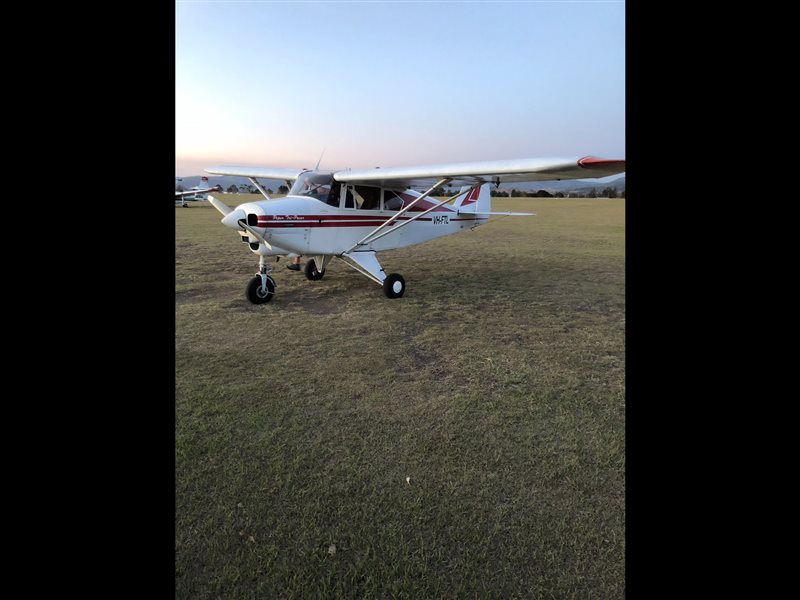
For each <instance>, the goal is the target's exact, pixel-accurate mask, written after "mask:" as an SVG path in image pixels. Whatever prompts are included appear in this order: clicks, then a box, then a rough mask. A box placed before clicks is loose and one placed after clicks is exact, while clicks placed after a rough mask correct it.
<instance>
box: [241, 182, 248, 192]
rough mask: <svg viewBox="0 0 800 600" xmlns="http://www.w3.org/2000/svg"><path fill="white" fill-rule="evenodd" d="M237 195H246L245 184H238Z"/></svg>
mask: <svg viewBox="0 0 800 600" xmlns="http://www.w3.org/2000/svg"><path fill="white" fill-rule="evenodd" d="M239 193H240V194H246V193H247V186H246V185H245V184H243V183H240V184H239Z"/></svg>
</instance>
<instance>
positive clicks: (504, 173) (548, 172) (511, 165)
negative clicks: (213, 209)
mask: <svg viewBox="0 0 800 600" xmlns="http://www.w3.org/2000/svg"><path fill="white" fill-rule="evenodd" d="M624 171H625V161H624V160H608V159H605V158H595V157H593V156H584V157H583V158H520V159H514V160H492V161H484V162H471V163H450V164H442V165H428V166H419V167H389V168H386V169H384V168H376V169H356V170H351V171H338V172H336V173H334V175H333V176H334V178H335V179H336V181H342V182H347V183H357V184H358V183H361V184H364V185H380V186H383V187H393V186H410V185H426V184H427V185H433V184H434V183H436V182H437V181H439V180H441V179H443V178H445V177H447V178H450V179H452V180H453V182H455V183H462V184H470V185H471V184H475V183H479V182H487V181H490V182H493V183H508V182H514V181H552V180H554V179H555V180H559V179H586V178H590V179H591V178H595V177H606V176H607V175H614V174H616V173H622V172H624ZM209 172H211V171H209Z"/></svg>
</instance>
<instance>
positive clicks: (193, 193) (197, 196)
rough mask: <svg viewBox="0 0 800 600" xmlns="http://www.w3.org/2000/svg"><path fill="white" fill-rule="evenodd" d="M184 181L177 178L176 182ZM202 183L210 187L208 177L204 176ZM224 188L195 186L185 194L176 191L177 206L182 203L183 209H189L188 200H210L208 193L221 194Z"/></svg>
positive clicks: (184, 192)
mask: <svg viewBox="0 0 800 600" xmlns="http://www.w3.org/2000/svg"><path fill="white" fill-rule="evenodd" d="M179 181H183V179H181V178H180V177H176V178H175V182H176V183H177V182H179ZM202 181H203V183H204V184H205V185H208V177H206V176H203V178H202ZM221 190H222V188H221V187H220V186H215V187H200V186H197V185H196V186H194V187H193V188H192V189H190V190H186V191H183V192H179V191H177V190H176V191H175V204H176V205H177V204H178V203H179V202H180V205H181V206H182V207H183V208H189V205H188V204H187V203H186V201H187V200H206V199H207V198H208V196H207V194H208V192H219V191H221Z"/></svg>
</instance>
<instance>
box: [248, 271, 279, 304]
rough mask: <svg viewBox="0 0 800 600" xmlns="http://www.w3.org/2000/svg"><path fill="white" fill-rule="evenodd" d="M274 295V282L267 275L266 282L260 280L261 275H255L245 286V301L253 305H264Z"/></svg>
mask: <svg viewBox="0 0 800 600" xmlns="http://www.w3.org/2000/svg"><path fill="white" fill-rule="evenodd" d="M274 295H275V280H274V279H272V277H270V276H269V275H267V276H266V280H265V281H262V280H261V275H256V276H255V277H253V278H252V279H251V280H250V283H249V284H248V285H247V299H248V300H250V302H252V303H253V304H264V303H265V302H269V301H270V300H272V297H273V296H274Z"/></svg>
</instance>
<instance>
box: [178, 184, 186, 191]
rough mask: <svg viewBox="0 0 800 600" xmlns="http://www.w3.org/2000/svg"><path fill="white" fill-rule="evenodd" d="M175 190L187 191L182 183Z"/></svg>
mask: <svg viewBox="0 0 800 600" xmlns="http://www.w3.org/2000/svg"><path fill="white" fill-rule="evenodd" d="M175 191H176V192H185V191H186V188H185V187H183V186H182V185H179V186H178V187H176V188H175Z"/></svg>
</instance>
